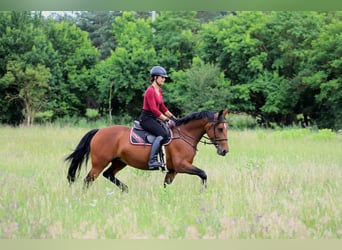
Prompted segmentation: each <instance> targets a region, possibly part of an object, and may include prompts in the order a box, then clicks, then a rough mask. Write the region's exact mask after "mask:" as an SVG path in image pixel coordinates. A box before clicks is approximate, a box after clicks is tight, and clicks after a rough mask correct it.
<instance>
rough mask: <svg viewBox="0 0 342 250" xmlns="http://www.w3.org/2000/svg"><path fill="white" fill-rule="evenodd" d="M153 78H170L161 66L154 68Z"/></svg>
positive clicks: (151, 73)
mask: <svg viewBox="0 0 342 250" xmlns="http://www.w3.org/2000/svg"><path fill="white" fill-rule="evenodd" d="M150 75H151V76H163V77H165V78H166V77H168V75H167V72H166V70H165V69H164V68H163V67H161V66H154V67H153V68H152V69H151V72H150Z"/></svg>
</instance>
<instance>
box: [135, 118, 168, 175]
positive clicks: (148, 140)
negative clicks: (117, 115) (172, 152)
mask: <svg viewBox="0 0 342 250" xmlns="http://www.w3.org/2000/svg"><path fill="white" fill-rule="evenodd" d="M161 125H162V126H164V128H165V129H166V130H167V131H168V137H167V140H166V142H163V145H162V146H161V147H160V151H159V153H158V156H159V161H160V162H161V164H162V167H161V168H160V170H161V171H162V172H164V173H165V172H166V173H167V172H168V170H167V167H166V163H165V158H164V152H163V148H164V146H165V145H168V144H169V143H170V142H171V138H172V131H171V129H170V128H169V127H167V126H166V125H164V124H163V123H162V124H161ZM155 139H156V136H155V135H153V134H151V133H149V132H147V131H146V130H144V129H143V128H142V127H141V125H140V122H139V121H134V124H133V127H132V128H131V133H130V142H131V144H133V145H149V146H151V144H152V143H153V141H154V140H155Z"/></svg>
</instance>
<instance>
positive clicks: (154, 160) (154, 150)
mask: <svg viewBox="0 0 342 250" xmlns="http://www.w3.org/2000/svg"><path fill="white" fill-rule="evenodd" d="M162 140H163V137H162V136H157V137H156V139H155V140H154V141H153V143H152V146H151V152H150V158H149V161H148V167H149V169H151V170H154V169H159V168H160V167H162V164H161V163H160V162H158V153H159V150H160V147H161V145H162V143H161V142H162Z"/></svg>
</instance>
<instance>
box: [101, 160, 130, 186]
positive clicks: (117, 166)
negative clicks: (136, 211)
mask: <svg viewBox="0 0 342 250" xmlns="http://www.w3.org/2000/svg"><path fill="white" fill-rule="evenodd" d="M125 166H126V163H124V162H122V161H120V160H119V159H115V160H113V161H112V164H111V165H110V167H109V168H108V169H107V170H106V171H104V172H103V176H104V177H105V178H107V179H108V180H110V181H111V182H113V183H114V184H115V185H116V186H118V187H119V188H120V189H121V191H122V192H128V187H127V185H126V184H124V183H122V182H121V181H120V180H119V179H118V178H116V177H115V175H116V174H117V173H118V172H119V171H120V170H121V169H123V168H124V167H125Z"/></svg>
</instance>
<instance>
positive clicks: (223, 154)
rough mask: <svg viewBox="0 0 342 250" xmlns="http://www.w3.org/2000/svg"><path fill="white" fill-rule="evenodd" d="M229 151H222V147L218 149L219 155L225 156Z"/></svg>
mask: <svg viewBox="0 0 342 250" xmlns="http://www.w3.org/2000/svg"><path fill="white" fill-rule="evenodd" d="M228 152H229V151H228V150H226V149H222V148H221V147H217V154H219V155H222V156H225V155H226V154H227V153H228Z"/></svg>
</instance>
